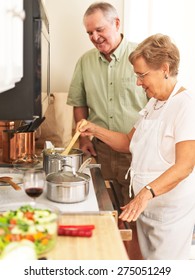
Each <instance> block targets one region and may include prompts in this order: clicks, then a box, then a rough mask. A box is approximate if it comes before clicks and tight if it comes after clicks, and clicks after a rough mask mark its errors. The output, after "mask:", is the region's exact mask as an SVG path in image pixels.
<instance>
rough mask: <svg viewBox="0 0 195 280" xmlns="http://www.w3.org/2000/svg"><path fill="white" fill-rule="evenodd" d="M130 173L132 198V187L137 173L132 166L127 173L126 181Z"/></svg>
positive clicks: (130, 194) (130, 193)
mask: <svg viewBox="0 0 195 280" xmlns="http://www.w3.org/2000/svg"><path fill="white" fill-rule="evenodd" d="M129 173H130V182H129V197H130V198H131V197H132V185H133V177H134V176H135V174H136V173H135V171H134V170H133V168H132V167H131V166H130V167H129V169H128V170H127V173H126V174H125V179H126V180H127V178H128V175H129Z"/></svg>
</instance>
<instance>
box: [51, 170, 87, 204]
mask: <svg viewBox="0 0 195 280" xmlns="http://www.w3.org/2000/svg"><path fill="white" fill-rule="evenodd" d="M46 181H47V198H48V199H49V200H52V201H55V202H60V203H75V202H80V201H83V200H85V199H86V198H87V196H88V194H89V181H90V176H89V175H88V174H85V173H80V172H72V171H59V172H54V173H50V174H48V175H47V176H46Z"/></svg>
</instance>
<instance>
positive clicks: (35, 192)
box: [25, 188, 43, 198]
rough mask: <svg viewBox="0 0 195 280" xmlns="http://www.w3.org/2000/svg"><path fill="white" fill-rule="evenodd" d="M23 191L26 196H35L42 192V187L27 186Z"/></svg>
mask: <svg viewBox="0 0 195 280" xmlns="http://www.w3.org/2000/svg"><path fill="white" fill-rule="evenodd" d="M25 192H26V194H27V195H28V196H30V197H33V198H35V197H38V196H40V195H41V194H42V192H43V189H42V188H28V189H25Z"/></svg>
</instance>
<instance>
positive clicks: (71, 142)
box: [61, 120, 87, 156]
mask: <svg viewBox="0 0 195 280" xmlns="http://www.w3.org/2000/svg"><path fill="white" fill-rule="evenodd" d="M86 124H87V121H86V120H83V121H82V123H81V125H80V127H82V126H84V125H86ZM80 134H81V133H80V131H78V130H77V131H76V133H75V134H74V136H73V138H72V139H71V141H70V143H69V144H68V146H67V147H66V149H65V150H64V151H63V152H62V153H61V155H62V156H67V155H68V154H69V152H70V150H71V149H72V147H73V145H74V143H75V142H76V141H77V139H78V138H79V136H80Z"/></svg>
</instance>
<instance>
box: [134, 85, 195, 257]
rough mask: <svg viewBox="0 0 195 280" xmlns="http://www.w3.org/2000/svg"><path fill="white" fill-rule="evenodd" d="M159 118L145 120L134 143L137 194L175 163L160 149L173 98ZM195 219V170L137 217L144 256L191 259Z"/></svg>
mask: <svg viewBox="0 0 195 280" xmlns="http://www.w3.org/2000/svg"><path fill="white" fill-rule="evenodd" d="M178 89H179V85H176V87H175V89H174V91H173V92H172V94H171V96H170V97H169V99H168V101H167V103H166V104H165V105H164V106H163V108H161V109H160V110H162V112H161V113H160V116H159V118H157V119H155V120H149V119H147V118H146V119H143V120H142V121H141V122H140V124H139V125H138V127H137V129H136V132H135V134H134V136H133V139H132V141H131V144H130V151H131V153H132V158H133V159H132V164H131V181H132V186H133V190H134V193H135V195H136V194H137V193H138V192H139V191H140V190H141V189H142V188H143V187H144V186H146V185H147V184H149V183H150V182H151V181H153V180H154V179H156V178H157V177H158V176H159V175H160V174H162V173H163V172H164V171H165V170H167V169H168V168H169V167H170V166H172V165H173V164H174V162H173V163H171V164H170V163H168V162H167V161H166V160H165V159H164V158H163V157H162V155H161V153H160V149H159V143H160V141H159V133H158V132H159V129H160V125H161V122H162V118H163V115H164V114H165V112H166V108H167V106H168V105H169V101H170V98H172V96H173V95H175V93H176V92H177V91H178ZM194 222H195V173H194V172H192V173H191V174H190V176H189V177H187V178H186V179H185V180H184V181H182V182H181V183H179V184H178V185H177V186H176V187H175V188H174V189H172V190H171V191H169V192H167V193H166V194H163V195H160V196H158V197H155V198H153V199H152V200H150V201H149V203H148V206H147V208H146V209H145V211H144V212H143V213H142V214H141V215H140V216H139V218H138V220H137V231H138V239H139V244H140V249H141V252H142V255H143V257H144V259H188V258H189V252H190V246H191V242H192V233H193V228H194Z"/></svg>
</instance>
